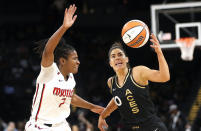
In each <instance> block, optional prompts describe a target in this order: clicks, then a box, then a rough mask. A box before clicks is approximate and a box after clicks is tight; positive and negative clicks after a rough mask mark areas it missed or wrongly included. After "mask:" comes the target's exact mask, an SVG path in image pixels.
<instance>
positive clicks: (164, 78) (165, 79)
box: [161, 74, 170, 82]
mask: <svg viewBox="0 0 201 131" xmlns="http://www.w3.org/2000/svg"><path fill="white" fill-rule="evenodd" d="M169 80H170V75H169V74H168V75H165V76H163V77H162V79H161V82H168V81H169Z"/></svg>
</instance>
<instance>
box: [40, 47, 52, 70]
mask: <svg viewBox="0 0 201 131" xmlns="http://www.w3.org/2000/svg"><path fill="white" fill-rule="evenodd" d="M53 62H54V52H53V51H52V50H50V49H48V47H45V49H44V51H43V54H42V60H41V65H42V66H43V67H49V66H50V65H52V64H53Z"/></svg>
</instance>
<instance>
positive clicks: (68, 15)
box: [41, 5, 77, 67]
mask: <svg viewBox="0 0 201 131" xmlns="http://www.w3.org/2000/svg"><path fill="white" fill-rule="evenodd" d="M75 11H76V6H75V5H70V7H69V8H68V9H67V8H66V9H65V13H64V20H63V24H62V26H61V27H60V28H59V29H58V30H57V31H56V32H55V33H54V34H53V35H52V36H51V37H50V39H49V40H48V42H47V44H46V46H45V49H44V51H43V55H42V60H41V65H42V66H43V67H48V66H50V65H51V64H52V63H53V62H54V50H55V48H56V46H57V45H58V43H59V41H60V39H61V37H62V36H63V35H64V33H65V32H66V31H67V30H68V29H69V28H70V27H71V26H72V25H73V23H74V22H75V20H76V18H77V15H75V16H74V13H75Z"/></svg>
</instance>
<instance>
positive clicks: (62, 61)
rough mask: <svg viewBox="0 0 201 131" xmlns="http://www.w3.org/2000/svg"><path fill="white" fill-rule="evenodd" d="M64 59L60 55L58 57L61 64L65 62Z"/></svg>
mask: <svg viewBox="0 0 201 131" xmlns="http://www.w3.org/2000/svg"><path fill="white" fill-rule="evenodd" d="M65 61H66V60H65V59H64V58H62V57H61V58H60V59H59V62H60V64H61V65H63V64H64V63H65Z"/></svg>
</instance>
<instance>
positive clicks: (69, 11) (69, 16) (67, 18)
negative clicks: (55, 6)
mask: <svg viewBox="0 0 201 131" xmlns="http://www.w3.org/2000/svg"><path fill="white" fill-rule="evenodd" d="M76 9H77V7H76V6H75V5H74V4H73V5H70V6H69V8H66V9H65V13H64V20H63V27H64V28H67V29H68V28H70V27H71V26H72V25H73V23H74V22H75V20H76V18H77V15H74V14H75V11H76Z"/></svg>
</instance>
